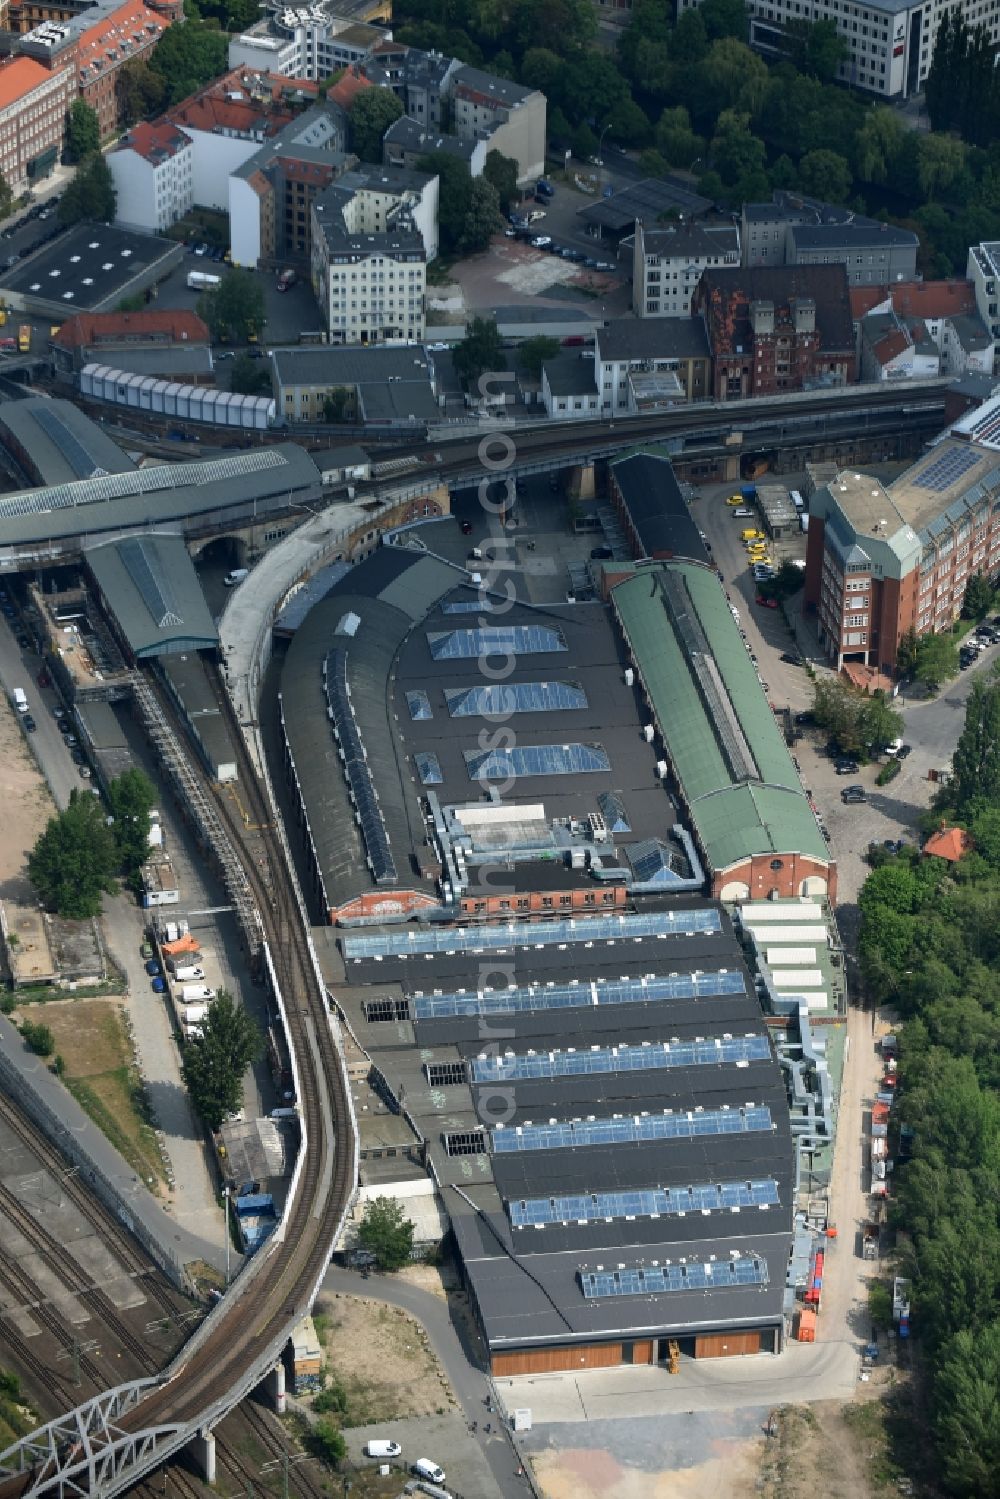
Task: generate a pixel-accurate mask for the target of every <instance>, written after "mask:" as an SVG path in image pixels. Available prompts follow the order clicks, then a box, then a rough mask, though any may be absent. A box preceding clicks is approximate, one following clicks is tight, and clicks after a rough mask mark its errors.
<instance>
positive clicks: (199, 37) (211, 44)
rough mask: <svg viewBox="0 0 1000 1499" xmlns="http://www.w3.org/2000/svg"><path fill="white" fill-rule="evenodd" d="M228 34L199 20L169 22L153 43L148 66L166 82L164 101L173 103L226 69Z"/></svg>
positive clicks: (184, 97)
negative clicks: (177, 24)
mask: <svg viewBox="0 0 1000 1499" xmlns="http://www.w3.org/2000/svg"><path fill="white" fill-rule="evenodd" d="M227 57H228V38H227V37H226V36H225V35H224V34H223V33H222V32H221V31H219V30H218V29H217V28H216V27H213V26H207V25H205V23H204V22H202V21H200V20H191V19H189V20H187V21H186V22H185V23H184V25H183V26H169V27H168V28H167V30H166V31H165V32H164V33H163V35H162V36H161V38H160V40H159V41H158V42H157V44H156V50H155V51H154V52H153V55H152V58H151V59H150V64H149V66H150V68H151V69H152V71H153V72H154V73H159V75H160V77H161V78H162V79H163V80H164V83H165V85H166V93H167V98H166V102H167V103H168V104H177V103H179V101H180V100H181V99H186V98H187V96H188V94H193V93H194V92H195V90H196V89H199V88H200V87H201V86H202V84H203V83H209V82H210V81H211V80H212V79H213V78H218V77H219V75H220V74H221V73H224V72H225V71H226V63H227Z"/></svg>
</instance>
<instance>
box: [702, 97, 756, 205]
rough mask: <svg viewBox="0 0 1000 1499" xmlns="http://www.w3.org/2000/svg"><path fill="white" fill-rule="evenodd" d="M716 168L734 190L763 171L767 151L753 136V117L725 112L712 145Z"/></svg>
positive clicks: (726, 110) (718, 122) (722, 114)
mask: <svg viewBox="0 0 1000 1499" xmlns="http://www.w3.org/2000/svg"><path fill="white" fill-rule="evenodd" d="M711 158H712V165H713V166H714V167H715V170H716V171H717V172H718V174H719V176H720V177H721V178H722V180H723V182H724V183H725V185H726V186H727V187H734V186H735V185H736V184H737V183H738V182H739V181H740V180H741V178H743V177H744V176H746V175H747V174H748V173H750V172H754V171H763V169H764V163H765V161H766V159H767V148H766V147H765V145H764V142H763V141H762V140H759V139H758V137H757V136H755V135H751V133H750V116H749V115H746V114H736V113H735V112H734V111H733V110H731V109H724V110H723V111H722V113H721V114H720V116H719V118H718V121H717V122H716V127H715V136H714V138H713V140H712V146H711Z"/></svg>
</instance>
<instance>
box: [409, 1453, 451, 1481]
mask: <svg viewBox="0 0 1000 1499" xmlns="http://www.w3.org/2000/svg"><path fill="white" fill-rule="evenodd" d="M413 1472H414V1473H415V1474H416V1475H417V1477H418V1478H426V1479H427V1481H428V1483H437V1484H442V1483H444V1469H443V1468H439V1467H438V1465H437V1463H432V1462H431V1460H430V1458H429V1457H418V1458H417V1460H416V1462H415V1463H414V1464H413Z"/></svg>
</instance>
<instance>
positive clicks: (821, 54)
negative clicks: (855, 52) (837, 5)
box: [785, 19, 850, 83]
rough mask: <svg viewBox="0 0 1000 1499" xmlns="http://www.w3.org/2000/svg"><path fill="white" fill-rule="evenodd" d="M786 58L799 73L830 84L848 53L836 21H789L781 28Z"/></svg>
mask: <svg viewBox="0 0 1000 1499" xmlns="http://www.w3.org/2000/svg"><path fill="white" fill-rule="evenodd" d="M785 40H786V42H787V43H788V47H789V56H790V58H791V60H792V62H793V63H794V65H795V66H796V68H798V70H799V72H800V73H807V74H809V75H810V76H811V77H813V78H818V79H819V80H820V81H821V82H822V83H832V82H833V80H834V79H835V78H836V76H837V70H838V69H839V67H840V65H841V63H843V62H846V61H847V58H848V56H849V53H850V49H849V47H848V45H847V38H846V37H843V36H841V34H840V32H839V31H838V30H837V23H836V21H802V20H794V19H793V20H791V21H789V22H788V23H787V25H786V26H785Z"/></svg>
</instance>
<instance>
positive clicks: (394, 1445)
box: [365, 1438, 403, 1457]
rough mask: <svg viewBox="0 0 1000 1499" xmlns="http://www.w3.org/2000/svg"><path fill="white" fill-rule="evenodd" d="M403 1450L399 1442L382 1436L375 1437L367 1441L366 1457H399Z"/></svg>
mask: <svg viewBox="0 0 1000 1499" xmlns="http://www.w3.org/2000/svg"><path fill="white" fill-rule="evenodd" d="M402 1450H403V1449H402V1447H401V1446H400V1445H399V1443H398V1442H390V1441H388V1440H386V1439H382V1438H373V1439H372V1441H370V1442H366V1443H365V1457H398V1456H399V1455H400V1453H401V1452H402Z"/></svg>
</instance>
